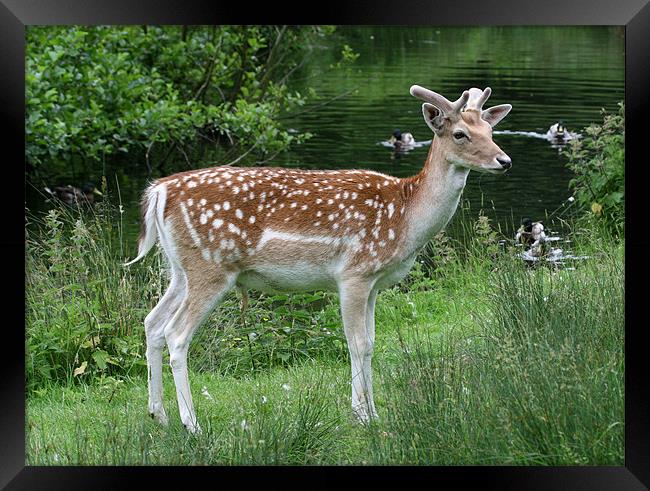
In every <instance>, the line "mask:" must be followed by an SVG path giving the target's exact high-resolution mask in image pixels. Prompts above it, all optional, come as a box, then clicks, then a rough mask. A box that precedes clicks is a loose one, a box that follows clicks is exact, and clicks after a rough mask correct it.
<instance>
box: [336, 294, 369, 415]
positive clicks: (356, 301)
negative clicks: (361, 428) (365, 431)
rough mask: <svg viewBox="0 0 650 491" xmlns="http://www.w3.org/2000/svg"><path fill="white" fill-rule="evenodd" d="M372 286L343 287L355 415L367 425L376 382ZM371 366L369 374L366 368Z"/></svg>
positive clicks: (344, 325) (344, 319) (343, 307)
mask: <svg viewBox="0 0 650 491" xmlns="http://www.w3.org/2000/svg"><path fill="white" fill-rule="evenodd" d="M371 291H372V285H371V284H368V283H367V282H365V281H347V282H345V283H343V284H342V285H340V286H339V294H340V299H341V317H342V318H343V329H344V331H345V337H346V338H347V342H348V350H349V352H350V361H351V365H352V411H353V412H354V413H355V415H356V416H357V418H358V419H359V420H360V421H361V422H362V423H366V422H368V421H370V418H371V417H372V416H373V414H374V412H375V409H374V402H373V400H372V380H371V378H370V377H368V375H369V371H370V362H369V360H370V359H371V357H372V351H373V339H372V338H371V337H370V336H369V335H368V323H367V321H366V317H367V313H368V303H369V298H370V294H371ZM366 366H367V370H366V369H365V367H366Z"/></svg>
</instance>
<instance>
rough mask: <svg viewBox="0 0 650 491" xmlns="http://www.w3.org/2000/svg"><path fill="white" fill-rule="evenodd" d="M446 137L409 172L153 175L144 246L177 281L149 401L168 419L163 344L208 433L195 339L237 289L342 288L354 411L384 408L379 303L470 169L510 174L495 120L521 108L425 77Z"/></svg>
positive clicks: (184, 396) (257, 170)
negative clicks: (443, 89)
mask: <svg viewBox="0 0 650 491" xmlns="http://www.w3.org/2000/svg"><path fill="white" fill-rule="evenodd" d="M410 93H411V95H412V96H414V97H416V98H418V99H420V100H422V101H424V103H423V104H422V114H423V116H424V121H425V123H426V124H427V126H428V127H429V128H430V129H431V131H432V132H433V135H434V136H433V139H432V142H431V146H430V148H429V152H428V155H427V157H426V160H425V162H424V166H423V168H422V170H421V171H420V172H419V173H418V174H417V175H415V176H412V177H407V178H397V177H393V176H390V175H386V174H382V173H379V172H375V171H371V170H361V169H352V170H297V169H287V168H281V167H234V166H219V167H212V168H206V169H200V170H190V171H185V172H180V173H176V174H173V175H170V176H168V177H163V178H159V179H157V180H155V181H153V182H152V183H151V184H150V185H149V186H148V187H147V189H146V190H145V191H144V193H143V198H142V203H141V215H142V220H141V230H140V237H139V242H138V255H137V257H136V258H135V259H133V260H132V261H130V262H128V263H126V265H130V264H133V263H135V262H137V261H139V260H141V259H142V258H143V257H144V256H145V255H146V254H147V253H148V252H149V251H150V250H151V249H152V248H153V247H154V245H155V244H156V243H158V244H159V246H160V248H161V249H162V251H163V252H164V256H166V258H167V263H168V266H169V271H170V282H169V286H168V288H167V290H166V292H165V293H164V295H163V296H162V298H161V299H160V301H159V302H158V304H157V305H156V306H155V307H154V308H153V310H151V312H150V313H149V314H148V315H147V316H146V318H145V320H144V328H145V337H146V360H147V372H148V392H149V393H148V396H149V402H148V409H149V413H150V415H151V417H152V418H154V419H155V420H157V421H158V422H159V423H161V424H163V425H167V424H168V417H167V415H166V413H165V409H164V407H163V385H162V376H163V373H162V353H163V349H164V346H165V344H166V345H167V347H168V349H169V364H170V366H171V371H172V374H173V378H174V383H175V387H176V395H177V400H178V407H179V413H180V419H181V422H182V423H183V425H184V426H185V428H186V429H187V430H188V431H189V432H190V433H200V432H201V427H200V425H199V423H198V420H197V418H196V414H195V411H194V405H193V402H192V394H191V392H190V386H189V378H188V368H187V354H188V348H189V346H190V342H191V340H192V336H193V334H194V333H195V331H196V329H197V328H198V327H199V326H200V325H201V323H202V322H203V321H204V320H205V319H206V317H207V316H208V314H209V313H210V312H212V310H213V309H214V308H215V307H216V306H217V305H218V304H219V303H220V302H221V301H222V300H223V298H224V297H225V295H226V294H227V293H228V292H229V291H230V290H231V289H232V288H234V287H238V288H240V289H241V290H242V291H246V290H248V289H252V290H257V291H261V292H291V291H315V290H326V291H333V292H337V293H338V295H339V300H340V312H341V318H342V323H343V331H344V333H345V338H346V341H347V347H348V351H349V355H350V364H351V385H352V396H351V401H352V413H353V415H355V416H356V419H357V420H358V421H359V422H360V423H362V424H366V423H369V422H370V421H372V420H373V419H375V418H377V417H378V416H377V411H376V409H375V404H374V400H373V386H372V372H371V361H372V355H373V349H374V342H375V316H374V313H375V302H376V300H377V293H378V291H379V290H380V289H382V288H386V287H388V286H391V285H393V284H395V283H397V282H399V281H400V280H401V279H402V278H404V277H405V276H406V274H407V273H408V272H409V270H410V269H411V267H412V266H413V263H414V262H415V259H416V256H417V254H418V252H419V251H420V250H421V249H422V248H423V247H424V246H425V245H426V244H427V242H428V241H429V240H430V239H431V238H432V237H433V236H434V235H435V234H437V233H438V232H440V231H441V230H442V229H443V228H444V227H445V226H446V225H447V223H448V222H449V221H450V219H451V217H452V216H453V215H454V213H455V211H456V208H457V206H458V203H459V200H460V197H461V193H462V192H463V189H464V187H465V184H466V181H467V176H468V174H469V172H470V170H475V171H478V172H483V173H492V174H503V173H505V172H506V171H507V170H508V169H510V168H511V166H512V162H511V159H510V157H509V156H508V155H507V154H505V153H504V152H503V151H502V150H501V148H499V146H498V145H497V144H496V143H495V142H494V141H493V140H492V128H493V127H494V126H495V125H496V124H497V123H498V122H499V121H501V120H502V119H503V118H504V117H505V116H506V115H507V114H508V113H509V112H510V110H511V109H512V106H511V105H510V104H502V105H498V106H494V107H490V108H489V109H483V105H484V103H485V102H486V100H487V99H488V97H489V96H490V94H491V89H490V88H489V87H487V88H486V89H485V90H481V89H478V88H475V87H474V88H470V89H469V90H465V91H463V93H462V95H461V96H460V98H459V99H457V100H456V101H455V102H451V101H450V100H448V99H446V98H445V97H444V96H442V95H440V94H438V93H436V92H434V91H432V90H429V89H426V88H424V87H421V86H419V85H413V86H412V87H411V88H410Z"/></svg>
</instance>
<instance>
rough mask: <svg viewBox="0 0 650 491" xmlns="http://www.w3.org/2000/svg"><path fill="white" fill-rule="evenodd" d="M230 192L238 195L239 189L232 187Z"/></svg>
mask: <svg viewBox="0 0 650 491" xmlns="http://www.w3.org/2000/svg"><path fill="white" fill-rule="evenodd" d="M232 192H233V193H234V194H239V187H238V186H235V187H233V188H232Z"/></svg>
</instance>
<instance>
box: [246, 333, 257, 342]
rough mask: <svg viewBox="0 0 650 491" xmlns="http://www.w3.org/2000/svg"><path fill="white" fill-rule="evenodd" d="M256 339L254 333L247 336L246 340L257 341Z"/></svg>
mask: <svg viewBox="0 0 650 491" xmlns="http://www.w3.org/2000/svg"><path fill="white" fill-rule="evenodd" d="M257 337H258V334H257V333H256V332H251V333H249V334H248V339H249V340H250V341H255V340H256V339H257Z"/></svg>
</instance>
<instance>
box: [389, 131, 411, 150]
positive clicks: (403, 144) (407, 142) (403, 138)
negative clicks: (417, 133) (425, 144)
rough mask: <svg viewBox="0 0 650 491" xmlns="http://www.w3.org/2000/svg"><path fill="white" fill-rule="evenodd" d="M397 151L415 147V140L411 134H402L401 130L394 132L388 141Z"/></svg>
mask: <svg viewBox="0 0 650 491" xmlns="http://www.w3.org/2000/svg"><path fill="white" fill-rule="evenodd" d="M388 141H389V142H390V143H391V144H392V145H393V146H394V147H395V148H396V149H397V150H399V149H403V148H411V147H413V146H415V138H413V135H412V134H411V133H402V132H401V131H400V130H395V131H393V136H391V137H390V140H388Z"/></svg>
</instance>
